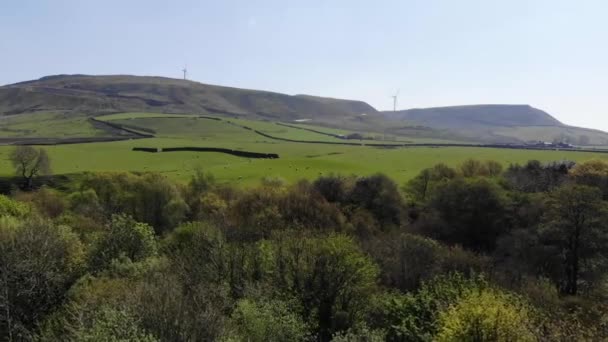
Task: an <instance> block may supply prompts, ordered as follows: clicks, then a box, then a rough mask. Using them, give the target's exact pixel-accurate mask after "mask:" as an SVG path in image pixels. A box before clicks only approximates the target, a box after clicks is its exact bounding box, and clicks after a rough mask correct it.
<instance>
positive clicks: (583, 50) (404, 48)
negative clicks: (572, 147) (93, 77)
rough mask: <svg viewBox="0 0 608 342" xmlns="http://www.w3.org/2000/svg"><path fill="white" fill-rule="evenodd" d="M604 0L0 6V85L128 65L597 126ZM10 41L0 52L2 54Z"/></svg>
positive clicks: (209, 79)
mask: <svg viewBox="0 0 608 342" xmlns="http://www.w3.org/2000/svg"><path fill="white" fill-rule="evenodd" d="M607 10H608V3H604V2H602V1H583V2H579V3H572V2H569V1H561V0H560V1H547V0H541V1H534V2H533V3H529V2H528V1H524V0H516V1H509V2H492V3H489V2H485V1H473V0H466V1H460V2H458V3H455V2H450V1H447V0H446V1H377V2H374V4H373V5H370V4H367V3H364V2H353V1H320V0H316V1H308V2H305V3H297V4H294V3H291V4H290V3H285V2H281V1H276V0H273V1H261V2H256V4H252V3H250V2H245V1H225V2H222V3H205V4H203V3H200V2H198V1H194V0H182V1H173V2H171V3H168V2H163V1H129V2H128V3H123V2H120V1H116V0H111V1H105V2H96V3H92V2H88V3H84V2H81V1H76V0H59V1H33V0H24V1H19V2H14V3H2V4H0V37H1V38H2V39H0V47H2V51H4V52H5V53H4V54H0V65H1V66H0V84H11V83H16V82H21V81H27V80H31V79H37V78H40V77H43V76H48V75H54V74H134V75H148V76H164V77H172V78H179V77H181V69H182V68H183V66H184V64H187V65H188V70H189V79H191V80H193V81H197V82H201V83H207V84H218V85H224V86H232V87H240V88H250V89H261V90H269V91H275V92H281V93H287V94H292V95H293V94H310V95H319V96H326V97H336V98H346V99H353V100H361V101H365V102H367V103H369V104H371V105H372V106H374V107H375V108H377V109H379V110H388V109H392V99H391V95H393V94H394V93H395V92H396V91H397V89H400V96H399V106H398V107H399V108H400V109H407V108H424V107H440V106H453V105H471V104H528V105H531V106H533V107H535V108H539V109H541V110H544V111H546V112H548V113H549V114H551V115H553V116H554V117H556V118H557V119H558V120H560V121H562V122H563V123H565V124H568V125H575V126H582V127H588V128H597V129H603V130H608V116H606V112H607V111H606V101H605V99H604V94H603V92H604V88H605V87H606V84H607V83H608V66H607V65H606V63H605V61H606V60H608V47H607V46H606V45H605V44H602V42H603V39H604V37H605V36H606V33H608V23H606V22H605V21H604V18H603V14H604V13H606V11H607ZM6 52H8V53H6Z"/></svg>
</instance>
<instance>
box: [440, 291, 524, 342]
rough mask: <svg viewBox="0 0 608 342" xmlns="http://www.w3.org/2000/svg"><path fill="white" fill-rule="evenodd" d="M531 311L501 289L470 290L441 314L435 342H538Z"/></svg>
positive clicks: (516, 298) (519, 300) (518, 299)
mask: <svg viewBox="0 0 608 342" xmlns="http://www.w3.org/2000/svg"><path fill="white" fill-rule="evenodd" d="M533 322H534V317H533V313H532V310H531V309H530V308H529V307H528V306H527V305H526V304H525V303H524V302H523V301H522V300H521V299H520V298H519V297H516V296H514V295H509V294H506V293H504V292H500V291H498V290H491V289H486V290H482V291H471V292H469V293H467V294H466V295H465V296H464V297H462V298H461V299H460V300H458V301H457V302H456V303H455V304H454V305H452V306H451V307H449V308H447V309H445V310H444V311H442V312H441V313H440V314H439V328H438V333H437V336H436V337H435V340H436V341H454V342H456V341H536V338H535V329H534V328H533Z"/></svg>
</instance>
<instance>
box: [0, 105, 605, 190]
mask: <svg viewBox="0 0 608 342" xmlns="http://www.w3.org/2000/svg"><path fill="white" fill-rule="evenodd" d="M37 115H39V114H37ZM44 115H45V116H42V118H47V119H48V117H47V116H46V115H48V114H44ZM51 119H52V117H51ZM51 119H49V120H50V121H51V123H49V124H44V123H45V122H46V121H44V120H43V121H41V122H43V124H42V125H46V127H40V128H36V127H37V125H36V122H29V123H27V124H26V122H28V121H20V122H18V123H17V125H16V126H13V125H5V126H0V127H4V128H5V129H9V130H10V129H15V128H14V127H22V128H23V127H30V128H31V130H33V131H36V132H46V134H48V135H51V134H60V133H61V132H58V131H57V130H58V129H66V127H67V126H69V125H73V126H74V127H77V128H75V129H74V132H78V133H79V134H82V135H83V136H97V135H103V134H105V133H104V132H103V131H102V130H99V129H96V128H94V127H92V126H91V127H88V126H86V125H87V124H89V122H88V121H86V120H84V121H70V120H67V119H66V121H65V122H63V123H62V124H57V125H53V124H52V122H53V121H52V120H51ZM98 119H100V120H103V121H108V122H111V123H114V124H120V125H127V126H129V127H139V128H142V129H145V130H148V131H154V132H155V133H154V135H155V137H154V138H145V139H132V140H125V141H116V142H103V143H85V144H70V145H53V146H46V147H45V148H46V149H47V150H48V152H49V155H50V157H51V160H52V168H53V171H54V173H55V174H74V173H80V172H84V171H157V172H161V173H163V174H165V175H167V176H168V177H170V178H172V179H177V180H183V181H185V180H187V179H188V178H189V177H190V176H191V175H192V173H193V172H194V170H195V169H196V168H202V169H203V170H205V171H208V172H211V173H213V174H214V175H215V177H216V178H217V179H218V180H219V181H221V182H234V183H235V184H240V185H242V186H251V185H255V184H257V183H258V182H259V180H260V179H262V178H264V177H280V178H283V179H285V180H287V181H295V180H298V179H302V178H308V179H314V178H316V177H318V176H319V175H321V174H328V173H341V174H357V175H368V174H373V173H376V172H383V173H385V174H387V175H389V176H390V177H392V178H393V179H394V180H395V181H397V182H399V183H403V182H405V181H407V180H408V179H410V178H411V177H413V176H414V175H416V174H417V173H418V172H420V170H422V169H424V168H426V167H429V166H432V165H434V164H436V163H440V162H443V163H446V164H449V165H457V164H459V163H460V162H462V161H463V160H465V159H467V158H476V159H481V160H486V159H493V160H496V161H499V162H501V163H503V164H505V165H508V164H510V163H523V162H526V161H528V160H531V159H538V160H541V161H554V160H564V159H567V160H574V161H583V160H588V159H594V158H598V159H608V154H602V153H587V152H573V151H529V150H509V149H493V148H473V147H440V148H439V147H394V148H390V147H389V148H379V147H371V146H348V145H337V144H311V143H299V142H287V141H281V140H277V139H273V138H269V137H266V136H263V135H260V134H258V133H256V132H255V131H254V130H257V131H259V132H263V133H265V134H268V135H270V136H272V137H278V138H283V139H292V140H306V141H324V142H336V143H339V142H344V140H343V139H338V138H334V137H331V136H328V135H324V134H319V133H314V132H311V131H307V130H302V129H297V128H292V127H285V126H280V125H278V124H277V123H274V122H266V121H252V120H243V119H234V118H226V117H224V118H222V120H213V119H209V118H199V117H197V116H195V115H178V116H176V115H162V114H150V113H125V114H116V115H109V116H103V117H100V118H98ZM4 120H6V119H4ZM20 125H21V126H20ZM24 125H25V126H24ZM28 125H29V126H28ZM243 126H244V127H249V128H250V129H245V128H243ZM304 127H306V128H310V129H315V130H317V129H318V130H319V131H321V132H328V133H335V132H336V131H332V130H330V129H327V128H321V127H314V126H308V125H307V126H304ZM68 128H69V127H68ZM23 129H24V130H25V128H23ZM344 133H349V132H346V131H340V134H344ZM40 134H42V133H37V135H38V136H40ZM2 135H3V136H4V133H2ZM357 142H359V141H358V140H357ZM376 142H377V141H376ZM417 142H419V141H417ZM363 143H366V141H363ZM134 147H151V148H167V147H218V148H227V149H232V150H241V151H249V152H259V153H276V154H278V155H279V156H280V158H279V159H251V158H243V157H236V156H232V155H228V154H224V153H216V152H162V153H146V152H137V151H132V149H133V148H134ZM12 148H13V147H11V146H0V175H10V174H12V172H13V171H12V166H11V165H10V162H9V160H8V154H9V152H10V151H11V149H12Z"/></svg>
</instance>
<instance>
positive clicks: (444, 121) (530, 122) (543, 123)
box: [383, 104, 608, 145]
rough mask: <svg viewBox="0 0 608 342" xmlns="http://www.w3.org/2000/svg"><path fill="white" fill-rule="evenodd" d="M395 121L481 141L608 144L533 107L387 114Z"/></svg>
mask: <svg viewBox="0 0 608 342" xmlns="http://www.w3.org/2000/svg"><path fill="white" fill-rule="evenodd" d="M383 114H384V117H385V118H386V119H387V120H389V121H393V122H399V123H401V124H407V125H410V126H423V127H429V128H432V129H435V130H444V131H448V132H451V133H453V134H457V135H460V136H465V137H470V138H474V139H476V140H479V141H485V142H497V143H522V142H529V141H539V140H541V141H559V142H567V143H572V144H576V145H607V144H608V133H606V132H602V131H599V130H593V129H587V128H579V127H572V126H568V125H565V124H563V123H562V122H560V121H559V120H557V119H555V118H554V117H553V116H551V115H550V114H548V113H546V112H544V111H542V110H540V109H537V108H534V107H531V106H529V105H496V104H491V105H469V106H453V107H436V108H416V109H408V110H402V111H397V112H383Z"/></svg>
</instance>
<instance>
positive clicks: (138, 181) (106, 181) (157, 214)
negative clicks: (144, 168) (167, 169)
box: [81, 173, 189, 234]
mask: <svg viewBox="0 0 608 342" xmlns="http://www.w3.org/2000/svg"><path fill="white" fill-rule="evenodd" d="M81 189H82V191H83V192H85V191H88V190H89V189H91V190H93V191H94V192H95V195H96V196H97V203H99V205H101V207H102V208H103V209H104V211H105V214H106V215H107V216H111V215H113V214H119V213H123V214H127V215H130V216H132V217H133V218H134V219H135V220H137V221H139V222H144V223H147V224H149V225H151V226H152V227H154V229H155V230H156V232H157V233H159V234H161V233H164V232H166V231H167V230H169V229H170V228H174V227H175V226H177V225H178V224H179V223H181V222H182V221H183V220H184V219H185V217H186V214H187V212H188V210H189V208H188V205H187V204H186V202H185V200H184V199H183V197H182V194H181V192H180V191H179V189H178V187H177V186H176V185H175V184H174V183H172V182H170V181H169V180H168V179H167V178H166V177H164V176H162V175H160V174H155V173H146V174H144V175H141V176H139V175H135V174H132V173H102V174H89V175H88V176H87V177H86V178H85V179H84V180H83V182H82V184H81ZM95 195H93V194H92V193H89V194H87V195H86V196H87V199H88V200H89V201H91V202H89V206H95V205H96V203H95Z"/></svg>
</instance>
